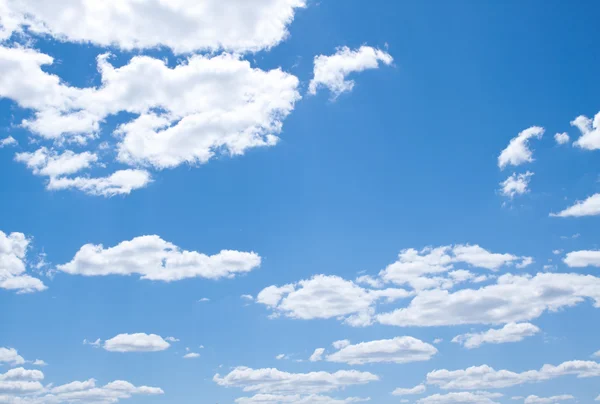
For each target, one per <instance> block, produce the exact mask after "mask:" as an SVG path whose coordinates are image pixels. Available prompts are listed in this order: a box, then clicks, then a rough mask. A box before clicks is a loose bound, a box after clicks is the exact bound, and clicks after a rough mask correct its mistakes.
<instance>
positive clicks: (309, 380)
mask: <svg viewBox="0 0 600 404" xmlns="http://www.w3.org/2000/svg"><path fill="white" fill-rule="evenodd" d="M377 380H379V377H377V376H376V375H374V374H372V373H369V372H359V371H356V370H340V371H337V372H335V373H328V372H310V373H288V372H283V371H281V370H278V369H274V368H268V369H251V368H247V367H237V368H235V369H234V370H232V371H231V372H230V373H229V374H227V375H225V376H223V377H221V376H220V375H219V374H216V375H215V376H214V377H213V381H214V382H215V383H217V384H218V385H220V386H223V387H237V388H241V389H243V391H247V392H248V391H251V392H258V393H264V394H301V395H307V394H318V393H325V392H330V391H336V390H341V389H344V388H346V387H349V386H355V385H363V384H367V383H370V382H374V381H377Z"/></svg>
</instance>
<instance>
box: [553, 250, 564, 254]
mask: <svg viewBox="0 0 600 404" xmlns="http://www.w3.org/2000/svg"><path fill="white" fill-rule="evenodd" d="M562 252H563V250H552V254H554V255H559V254H560V253H562Z"/></svg>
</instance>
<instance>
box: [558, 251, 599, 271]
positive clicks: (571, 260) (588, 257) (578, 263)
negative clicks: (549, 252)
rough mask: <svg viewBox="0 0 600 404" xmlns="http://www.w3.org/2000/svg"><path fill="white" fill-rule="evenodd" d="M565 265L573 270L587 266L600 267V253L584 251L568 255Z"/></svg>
mask: <svg viewBox="0 0 600 404" xmlns="http://www.w3.org/2000/svg"><path fill="white" fill-rule="evenodd" d="M563 261H564V263H565V264H567V265H568V266H569V267H572V268H583V267H587V266H595V267H600V251H598V250H582V251H572V252H570V253H567V255H566V256H565V258H564V260H563Z"/></svg>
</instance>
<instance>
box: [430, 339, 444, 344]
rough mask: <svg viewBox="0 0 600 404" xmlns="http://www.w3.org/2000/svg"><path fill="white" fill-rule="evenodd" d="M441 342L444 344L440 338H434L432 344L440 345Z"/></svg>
mask: <svg viewBox="0 0 600 404" xmlns="http://www.w3.org/2000/svg"><path fill="white" fill-rule="evenodd" d="M442 342H444V340H443V339H442V338H436V339H434V340H433V343H434V344H441V343H442Z"/></svg>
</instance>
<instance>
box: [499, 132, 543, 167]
mask: <svg viewBox="0 0 600 404" xmlns="http://www.w3.org/2000/svg"><path fill="white" fill-rule="evenodd" d="M543 135H544V128H542V127H539V126H532V127H530V128H527V129H525V130H524V131H522V132H521V133H519V135H518V136H517V137H515V138H513V139H511V141H510V143H509V144H508V146H507V147H506V149H504V150H502V152H501V153H500V155H499V156H498V167H500V168H501V169H504V168H505V167H506V166H508V165H512V166H519V165H521V164H524V163H531V162H532V161H533V152H532V151H531V149H530V148H529V141H530V140H531V139H541V138H542V136H543Z"/></svg>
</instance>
